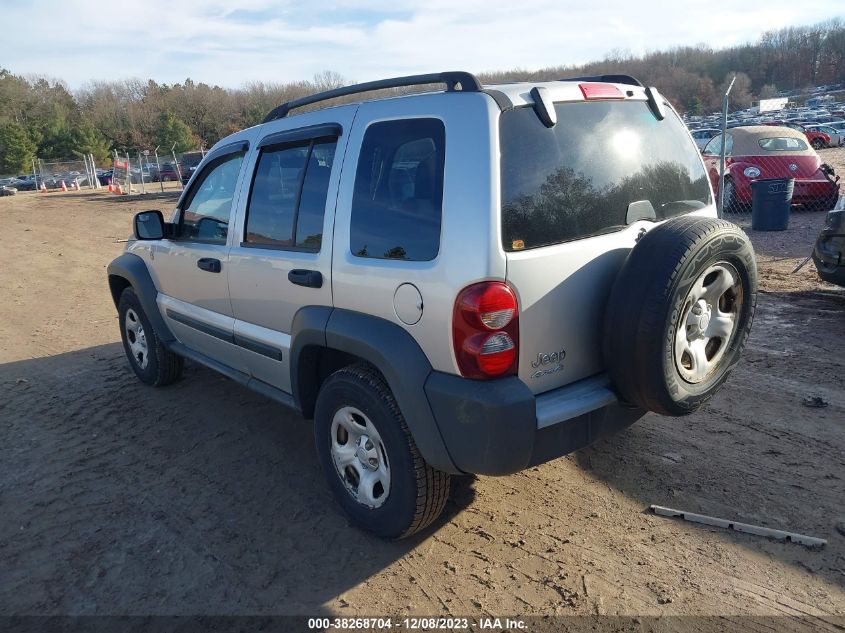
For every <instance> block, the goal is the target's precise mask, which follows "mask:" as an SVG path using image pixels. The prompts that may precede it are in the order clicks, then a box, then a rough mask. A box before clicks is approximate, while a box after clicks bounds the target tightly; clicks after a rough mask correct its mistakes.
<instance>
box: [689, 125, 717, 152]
mask: <svg viewBox="0 0 845 633" xmlns="http://www.w3.org/2000/svg"><path fill="white" fill-rule="evenodd" d="M691 134H692V138H693V140H694V141H695V144H696V145H697V146H698V149H699V150H702V149H704V146H705V145H707V143H709V142H710V139H711V138H713V137H714V136H716V135H717V134H719V130H717V129H716V128H702V129H700V130H693V131H692V132H691Z"/></svg>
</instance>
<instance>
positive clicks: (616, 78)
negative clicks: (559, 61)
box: [558, 75, 645, 88]
mask: <svg viewBox="0 0 845 633" xmlns="http://www.w3.org/2000/svg"><path fill="white" fill-rule="evenodd" d="M558 81H598V82H603V83H610V84H627V85H629V86H639V87H640V88H645V86H643V84H642V83H641V82H640V80H639V79H637V78H636V77H631V75H593V76H591V77H566V78H565V79H558Z"/></svg>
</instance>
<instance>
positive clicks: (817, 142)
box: [810, 138, 824, 149]
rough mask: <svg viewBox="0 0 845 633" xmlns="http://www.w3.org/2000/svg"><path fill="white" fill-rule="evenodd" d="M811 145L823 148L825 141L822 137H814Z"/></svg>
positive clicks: (815, 147)
mask: <svg viewBox="0 0 845 633" xmlns="http://www.w3.org/2000/svg"><path fill="white" fill-rule="evenodd" d="M810 145H812V146H813V148H814V149H822V148H823V147H824V141H823V140H821V139H820V138H814V139H813V140H812V141H810Z"/></svg>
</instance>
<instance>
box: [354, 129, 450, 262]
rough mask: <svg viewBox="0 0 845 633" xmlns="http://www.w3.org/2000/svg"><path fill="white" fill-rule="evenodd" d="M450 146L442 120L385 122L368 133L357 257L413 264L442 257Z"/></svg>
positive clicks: (358, 192)
mask: <svg viewBox="0 0 845 633" xmlns="http://www.w3.org/2000/svg"><path fill="white" fill-rule="evenodd" d="M445 141H446V130H445V127H444V126H443V122H442V121H441V120H440V119H404V120H397V121H383V122H380V123H374V124H372V125H370V126H369V127H368V128H367V131H366V133H365V134H364V141H363V143H362V145H361V154H360V157H359V159H358V170H357V172H356V174H355V192H354V194H353V197H352V214H351V219H350V247H351V250H352V254H353V255H355V256H357V257H372V258H377V259H403V260H408V261H430V260H432V259H434V258H435V257H437V253H438V252H439V250H440V221H441V216H442V206H443V166H444V162H445V157H446V147H445Z"/></svg>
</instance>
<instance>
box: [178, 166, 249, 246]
mask: <svg viewBox="0 0 845 633" xmlns="http://www.w3.org/2000/svg"><path fill="white" fill-rule="evenodd" d="M243 158H244V153H243V152H236V153H233V154H227V155H225V156H222V157H221V158H219V159H217V160H215V161H213V162H211V163H209V164H208V166H207V167H206V168H205V169H203V172H202V174H200V177H199V179H198V180H197V184H196V185H195V186H194V188H193V191H192V192H191V194H189V195H190V199H189V200H188V202H187V205H186V206H185V207H184V208H183V210H182V218H181V229H180V233H179V236H180V237H181V238H182V239H186V240H196V241H201V242H215V243H220V244H224V243H225V242H226V236H227V235H228V232H229V215H230V214H231V212H232V199H233V198H234V197H235V185H236V184H237V182H238V173H239V172H240V170H241V163H242V162H243Z"/></svg>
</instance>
